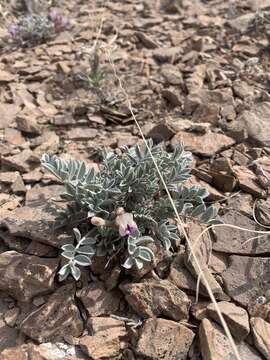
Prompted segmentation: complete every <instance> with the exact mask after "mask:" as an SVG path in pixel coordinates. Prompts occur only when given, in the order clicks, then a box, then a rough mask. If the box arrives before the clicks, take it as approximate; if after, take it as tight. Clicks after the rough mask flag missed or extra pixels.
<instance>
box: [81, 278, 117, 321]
mask: <svg viewBox="0 0 270 360" xmlns="http://www.w3.org/2000/svg"><path fill="white" fill-rule="evenodd" d="M77 296H78V297H79V299H80V300H81V301H82V303H83V305H84V307H85V308H86V310H87V312H88V314H89V315H90V316H101V315H110V314H114V313H116V312H117V310H118V308H119V303H120V300H121V294H120V293H119V292H118V291H116V290H113V291H110V292H109V291H107V290H106V289H105V288H104V285H103V283H102V282H93V283H91V284H89V285H88V286H87V287H84V288H82V289H81V290H79V291H78V294H77Z"/></svg>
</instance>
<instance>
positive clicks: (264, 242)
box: [213, 211, 270, 255]
mask: <svg viewBox="0 0 270 360" xmlns="http://www.w3.org/2000/svg"><path fill="white" fill-rule="evenodd" d="M221 220H222V221H223V222H224V224H230V225H235V226H239V227H241V228H244V229H248V230H251V231H252V230H254V231H259V230H261V231H262V230H263V231H264V230H265V229H263V228H262V227H260V226H258V225H257V224H256V223H255V221H253V220H251V219H249V218H248V217H247V216H245V215H242V214H241V213H239V212H236V211H229V212H227V213H226V214H225V215H223V216H221ZM256 235H260V234H256V233H255V232H254V233H252V232H247V231H243V230H238V229H234V228H231V227H227V226H222V227H217V228H216V229H215V239H216V241H215V242H214V243H213V250H215V251H218V252H223V253H226V254H244V255H252V254H257V255H262V254H268V253H269V252H270V241H269V237H268V236H267V235H265V236H262V237H261V235H260V237H259V239H254V240H251V241H249V239H251V238H253V237H256Z"/></svg>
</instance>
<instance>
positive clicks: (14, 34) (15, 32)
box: [8, 25, 18, 38]
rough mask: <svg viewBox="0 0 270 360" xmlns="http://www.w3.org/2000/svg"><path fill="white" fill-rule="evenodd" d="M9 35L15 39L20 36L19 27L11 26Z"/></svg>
mask: <svg viewBox="0 0 270 360" xmlns="http://www.w3.org/2000/svg"><path fill="white" fill-rule="evenodd" d="M8 33H9V35H10V36H11V37H13V38H15V37H17V35H18V27H17V25H11V26H10V27H9V28H8Z"/></svg>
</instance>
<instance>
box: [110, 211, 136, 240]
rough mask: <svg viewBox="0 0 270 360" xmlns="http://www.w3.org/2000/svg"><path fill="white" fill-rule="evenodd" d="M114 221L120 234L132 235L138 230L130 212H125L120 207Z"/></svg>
mask: <svg viewBox="0 0 270 360" xmlns="http://www.w3.org/2000/svg"><path fill="white" fill-rule="evenodd" d="M115 223H116V225H117V226H118V229H119V234H120V235H121V236H126V235H128V236H129V235H131V236H132V235H134V234H135V233H136V231H137V230H138V227H137V224H136V223H135V221H134V220H133V215H132V214H131V213H127V212H125V211H124V210H122V209H121V211H118V215H117V216H116V219H115Z"/></svg>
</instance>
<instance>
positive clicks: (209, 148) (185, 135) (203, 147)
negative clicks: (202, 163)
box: [171, 131, 235, 157]
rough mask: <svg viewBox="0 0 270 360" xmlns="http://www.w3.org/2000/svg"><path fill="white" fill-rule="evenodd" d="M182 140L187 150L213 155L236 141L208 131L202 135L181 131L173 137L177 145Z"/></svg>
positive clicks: (202, 154) (206, 155) (174, 143)
mask: <svg viewBox="0 0 270 360" xmlns="http://www.w3.org/2000/svg"><path fill="white" fill-rule="evenodd" d="M181 142H182V143H184V144H185V148H186V149H187V150H189V151H192V152H193V153H194V154H197V155H200V156H205V157H211V156H213V155H215V154H216V153H218V152H220V151H222V150H224V149H226V148H228V147H230V146H231V145H233V144H234V142H235V141H234V140H233V139H231V138H229V137H228V136H226V135H223V134H219V133H213V132H208V133H206V134H203V135H201V134H195V133H190V132H185V131H180V132H178V133H177V134H176V135H175V136H174V137H173V138H172V140H171V144H172V146H173V147H175V146H176V145H178V144H180V143H181Z"/></svg>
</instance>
